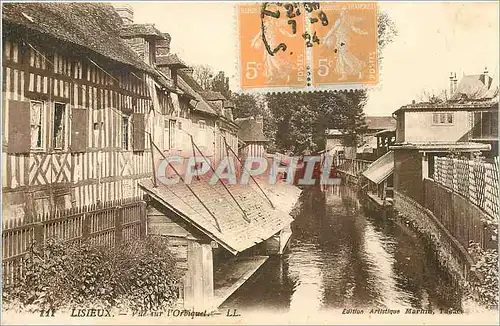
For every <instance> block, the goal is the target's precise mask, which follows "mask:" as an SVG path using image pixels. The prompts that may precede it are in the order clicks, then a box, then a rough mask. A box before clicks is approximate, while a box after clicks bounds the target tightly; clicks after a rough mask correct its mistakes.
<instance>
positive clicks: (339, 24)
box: [311, 2, 379, 86]
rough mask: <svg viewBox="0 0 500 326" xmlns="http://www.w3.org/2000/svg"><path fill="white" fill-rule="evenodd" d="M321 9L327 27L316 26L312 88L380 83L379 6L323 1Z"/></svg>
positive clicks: (322, 25) (374, 4)
mask: <svg viewBox="0 0 500 326" xmlns="http://www.w3.org/2000/svg"><path fill="white" fill-rule="evenodd" d="M321 9H322V12H323V13H324V14H325V15H326V17H328V24H315V25H316V26H315V29H314V32H315V33H316V35H317V37H318V38H319V40H320V42H319V45H318V46H316V47H313V48H312V53H313V55H312V63H311V67H312V70H313V85H314V86H319V85H332V84H375V83H377V82H378V76H379V70H378V55H377V4H376V3H375V2H322V3H321ZM311 22H312V19H311Z"/></svg>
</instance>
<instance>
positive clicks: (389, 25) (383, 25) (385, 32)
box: [377, 11, 398, 50]
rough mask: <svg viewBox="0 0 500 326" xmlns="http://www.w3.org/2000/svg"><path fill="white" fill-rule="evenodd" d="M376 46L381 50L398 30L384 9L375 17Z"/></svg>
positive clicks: (392, 39)
mask: <svg viewBox="0 0 500 326" xmlns="http://www.w3.org/2000/svg"><path fill="white" fill-rule="evenodd" d="M377 22H378V25H377V34H378V35H377V36H378V47H379V50H382V49H383V48H384V47H385V46H386V45H387V44H389V43H391V42H392V41H394V38H395V37H396V36H397V35H398V30H397V28H396V25H395V24H394V21H393V20H392V19H391V17H390V16H389V15H388V14H387V12H385V11H380V12H379V15H378V19H377Z"/></svg>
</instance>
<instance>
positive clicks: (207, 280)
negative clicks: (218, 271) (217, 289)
mask: <svg viewBox="0 0 500 326" xmlns="http://www.w3.org/2000/svg"><path fill="white" fill-rule="evenodd" d="M184 295H185V297H184V308H185V309H193V308H194V309H209V308H212V307H210V305H211V303H212V302H213V295H214V273H213V256H212V247H211V245H210V243H200V242H197V241H189V242H188V271H187V274H186V279H185V291H184Z"/></svg>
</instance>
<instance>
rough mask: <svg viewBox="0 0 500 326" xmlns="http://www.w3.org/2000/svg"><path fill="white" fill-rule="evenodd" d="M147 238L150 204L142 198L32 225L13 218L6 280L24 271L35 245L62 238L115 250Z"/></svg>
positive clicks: (5, 237) (6, 245) (6, 243)
mask: <svg viewBox="0 0 500 326" xmlns="http://www.w3.org/2000/svg"><path fill="white" fill-rule="evenodd" d="M145 235H146V202H144V201H143V200H142V199H141V198H140V197H137V198H127V199H119V200H114V201H111V202H107V203H105V204H101V205H89V206H83V207H79V208H71V209H68V210H64V211H59V212H55V213H52V214H44V215H39V216H36V217H35V219H34V222H31V223H24V221H22V220H11V219H9V220H6V221H5V222H4V224H3V231H2V247H3V256H2V267H3V281H4V282H5V283H9V282H11V281H12V279H13V278H14V277H15V276H17V275H19V273H22V272H23V271H22V266H23V261H24V256H25V255H26V253H27V252H28V251H29V249H30V247H31V245H32V244H33V243H38V244H41V243H43V242H44V241H46V240H47V239H49V238H59V239H61V240H63V241H65V242H68V243H70V242H81V241H86V240H88V241H89V242H90V243H92V244H95V245H104V246H109V247H113V246H114V245H115V244H119V243H121V242H123V241H129V240H133V239H137V238H142V237H144V236H145Z"/></svg>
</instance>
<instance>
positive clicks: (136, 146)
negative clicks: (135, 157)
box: [132, 113, 146, 151]
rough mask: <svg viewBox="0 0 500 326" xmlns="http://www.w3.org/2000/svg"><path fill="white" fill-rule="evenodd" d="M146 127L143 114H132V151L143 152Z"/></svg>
mask: <svg viewBox="0 0 500 326" xmlns="http://www.w3.org/2000/svg"><path fill="white" fill-rule="evenodd" d="M145 132H146V126H145V121H144V113H134V114H132V150H133V151H143V150H144V143H145Z"/></svg>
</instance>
